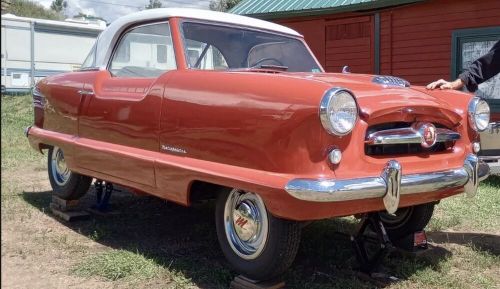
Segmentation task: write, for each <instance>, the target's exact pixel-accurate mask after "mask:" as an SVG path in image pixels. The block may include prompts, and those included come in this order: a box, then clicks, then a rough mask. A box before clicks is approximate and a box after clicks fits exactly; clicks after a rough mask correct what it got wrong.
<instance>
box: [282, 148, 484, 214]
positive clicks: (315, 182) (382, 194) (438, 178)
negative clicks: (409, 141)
mask: <svg viewBox="0 0 500 289" xmlns="http://www.w3.org/2000/svg"><path fill="white" fill-rule="evenodd" d="M401 171H402V168H401V165H400V164H399V162H398V161H396V160H391V161H389V162H387V164H386V166H385V168H384V169H383V170H382V173H381V175H380V176H379V177H369V178H358V179H347V180H328V179H327V180H320V179H293V180H291V181H290V182H288V184H287V185H286V187H285V190H286V191H287V192H288V193H289V194H290V195H292V196H293V197H295V198H297V199H301V200H305V201H312V202H342V201H351V200H362V199H371V198H383V201H384V206H385V209H386V210H387V212H389V213H394V212H396V210H397V209H398V206H399V199H400V195H409V194H418V193H428V192H436V191H441V190H445V189H452V188H461V187H463V188H464V191H465V193H466V194H467V195H468V196H474V195H475V194H476V192H477V187H478V184H479V182H480V181H482V180H483V179H485V178H487V177H488V175H489V172H490V169H489V167H488V165H487V164H485V163H484V162H482V161H480V160H479V159H478V157H477V156H476V155H473V154H470V155H468V156H467V158H466V159H465V161H464V165H463V167H460V168H456V169H450V170H444V171H436V172H429V173H421V174H409V175H402V174H401Z"/></svg>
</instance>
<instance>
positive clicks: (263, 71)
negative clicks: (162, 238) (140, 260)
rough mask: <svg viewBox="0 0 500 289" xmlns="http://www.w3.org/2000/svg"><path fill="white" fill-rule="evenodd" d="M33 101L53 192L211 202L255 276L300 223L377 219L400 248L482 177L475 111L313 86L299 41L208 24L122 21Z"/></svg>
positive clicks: (269, 270)
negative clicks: (92, 189) (116, 189)
mask: <svg viewBox="0 0 500 289" xmlns="http://www.w3.org/2000/svg"><path fill="white" fill-rule="evenodd" d="M33 101H34V106H35V118H34V124H33V125H32V126H31V127H29V128H27V130H26V134H27V137H28V139H29V142H30V144H31V146H32V147H33V148H34V149H36V150H39V151H42V150H48V174H49V179H50V183H51V185H52V188H53V191H54V194H55V195H57V196H59V197H60V198H63V199H68V200H71V199H78V198H80V197H82V195H84V194H85V193H86V192H87V190H88V189H89V186H90V185H91V181H92V179H93V178H95V179H98V180H103V181H106V182H111V183H116V184H120V185H122V186H126V187H128V188H131V189H133V190H136V191H141V192H144V193H147V194H150V195H154V196H157V197H160V198H163V199H166V200H169V201H173V202H176V203H179V204H182V205H185V206H189V205H190V204H192V203H193V202H196V201H200V200H205V199H215V200H216V209H215V219H216V230H217V235H218V239H219V242H220V245H221V248H222V251H223V253H224V255H225V256H226V258H227V260H228V261H229V263H230V265H232V267H234V268H235V270H236V271H238V272H240V273H243V274H244V275H246V276H248V277H249V278H253V279H268V278H272V277H274V276H277V275H278V274H281V273H283V272H284V271H285V270H286V269H287V268H288V267H289V266H290V264H291V263H292V261H293V259H294V257H295V255H296V252H297V249H298V246H299V241H300V230H301V223H302V222H303V221H312V220H319V219H325V218H332V217H340V216H348V215H353V214H363V213H368V212H379V215H380V218H381V220H382V222H383V223H384V225H385V228H386V229H387V232H388V234H389V236H390V237H391V238H399V237H401V236H404V235H405V234H409V233H411V232H414V231H418V230H422V229H423V228H424V227H425V226H426V224H427V223H428V222H429V220H430V218H431V216H432V213H433V208H434V205H435V204H436V203H437V202H438V201H439V200H441V199H443V198H446V197H449V196H452V195H456V194H460V193H466V194H468V195H474V194H475V193H476V191H477V187H478V183H479V181H481V180H482V179H484V178H486V177H487V176H488V166H487V165H485V164H483V163H482V162H481V161H480V160H479V159H478V157H477V153H478V151H479V137H478V132H480V131H482V130H485V129H486V128H487V126H488V122H489V107H488V105H487V104H486V102H484V101H483V100H481V99H479V98H477V97H473V96H472V95H470V94H466V93H462V92H456V91H428V90H425V88H423V87H418V86H411V85H410V84H409V83H408V82H407V81H405V80H403V79H400V78H397V77H391V76H378V75H361V74H351V73H325V72H324V70H323V68H322V67H321V65H320V64H319V63H318V61H317V60H316V58H315V57H314V55H313V54H312V53H311V51H310V49H309V48H308V46H307V44H306V43H305V41H304V39H303V37H302V36H301V35H300V34H298V33H297V32H296V31H294V30H291V29H289V28H286V27H283V26H280V25H277V24H273V23H269V22H265V21H261V20H257V19H252V18H247V17H242V16H237V15H231V14H225V13H219V12H210V11H198V10H190V9H154V10H147V11H141V12H138V13H134V14H130V15H127V16H125V17H122V18H119V19H118V20H116V21H114V22H113V23H112V24H111V25H110V26H109V27H108V28H106V30H104V31H103V32H102V33H101V35H100V36H99V37H98V39H97V41H96V44H95V46H94V47H93V49H92V51H91V52H90V54H89V55H88V57H87V59H86V60H85V63H84V64H83V66H82V68H81V70H79V71H75V72H70V73H64V74H60V75H55V76H51V77H47V78H45V79H43V80H42V81H40V82H39V83H38V84H37V85H36V87H35V88H34V90H33Z"/></svg>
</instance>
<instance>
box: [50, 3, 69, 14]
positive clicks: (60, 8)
mask: <svg viewBox="0 0 500 289" xmlns="http://www.w3.org/2000/svg"><path fill="white" fill-rule="evenodd" d="M66 7H68V2H66V1H64V0H54V1H52V4H50V9H52V10H54V11H56V12H57V13H61V12H63V10H64V9H66Z"/></svg>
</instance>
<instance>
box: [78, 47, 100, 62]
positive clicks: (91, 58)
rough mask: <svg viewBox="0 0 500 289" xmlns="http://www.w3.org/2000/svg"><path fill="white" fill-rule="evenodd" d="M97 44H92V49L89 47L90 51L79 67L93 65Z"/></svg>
mask: <svg viewBox="0 0 500 289" xmlns="http://www.w3.org/2000/svg"><path fill="white" fill-rule="evenodd" d="M96 45H97V44H94V45H93V46H92V49H90V52H89V54H88V55H87V57H86V58H85V60H84V61H83V64H82V66H81V68H91V67H93V66H94V62H95V49H96V48H95V47H96Z"/></svg>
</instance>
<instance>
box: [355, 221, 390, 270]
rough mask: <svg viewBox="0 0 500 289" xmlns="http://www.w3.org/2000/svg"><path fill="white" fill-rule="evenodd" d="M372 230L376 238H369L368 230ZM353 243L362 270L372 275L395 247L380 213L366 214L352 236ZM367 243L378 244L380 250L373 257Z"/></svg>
mask: <svg viewBox="0 0 500 289" xmlns="http://www.w3.org/2000/svg"><path fill="white" fill-rule="evenodd" d="M368 228H370V229H371V230H372V231H373V232H374V233H375V235H376V238H374V237H372V236H367V235H366V234H365V233H366V230H367V229H368ZM351 242H352V244H353V247H354V251H355V252H356V258H357V259H358V262H359V263H360V265H361V267H360V270H361V271H362V272H364V273H372V272H374V270H376V269H377V267H378V266H379V265H380V262H381V261H382V260H383V259H384V258H385V256H387V255H388V254H389V252H390V250H391V249H393V245H392V243H391V241H390V240H389V237H388V236H387V232H386V231H385V228H384V224H383V223H382V221H381V220H380V216H379V215H378V213H369V214H366V215H365V216H364V218H363V220H362V222H361V224H360V227H359V229H358V232H357V233H356V235H354V236H351ZM367 243H371V244H377V245H378V250H377V251H376V252H375V253H374V254H372V255H371V256H370V255H369V254H368V250H367V248H366V245H367Z"/></svg>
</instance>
